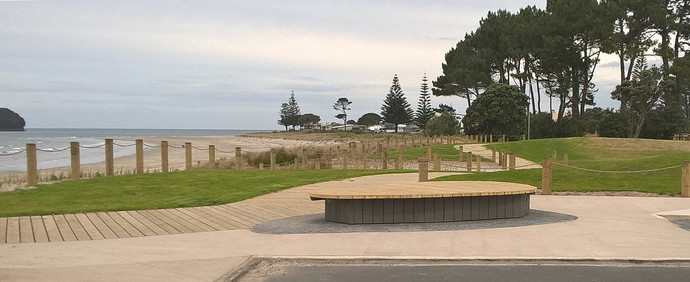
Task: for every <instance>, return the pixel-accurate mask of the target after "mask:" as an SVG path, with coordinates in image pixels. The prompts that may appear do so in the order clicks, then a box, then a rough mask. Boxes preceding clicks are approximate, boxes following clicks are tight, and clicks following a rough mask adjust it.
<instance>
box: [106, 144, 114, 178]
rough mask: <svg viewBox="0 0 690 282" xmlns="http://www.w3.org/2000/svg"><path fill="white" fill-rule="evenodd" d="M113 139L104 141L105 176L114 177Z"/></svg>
mask: <svg viewBox="0 0 690 282" xmlns="http://www.w3.org/2000/svg"><path fill="white" fill-rule="evenodd" d="M114 162H115V158H114V151H113V139H105V176H113V175H115V163H114Z"/></svg>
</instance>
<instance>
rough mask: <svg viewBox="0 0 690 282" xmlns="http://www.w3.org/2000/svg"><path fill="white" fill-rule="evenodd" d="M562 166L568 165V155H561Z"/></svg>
mask: <svg viewBox="0 0 690 282" xmlns="http://www.w3.org/2000/svg"><path fill="white" fill-rule="evenodd" d="M563 165H568V153H564V154H563Z"/></svg>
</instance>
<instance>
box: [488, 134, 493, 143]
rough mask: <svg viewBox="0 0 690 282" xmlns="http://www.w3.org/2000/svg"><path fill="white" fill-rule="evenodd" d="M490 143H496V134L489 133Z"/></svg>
mask: <svg viewBox="0 0 690 282" xmlns="http://www.w3.org/2000/svg"><path fill="white" fill-rule="evenodd" d="M489 143H494V135H493V134H489Z"/></svg>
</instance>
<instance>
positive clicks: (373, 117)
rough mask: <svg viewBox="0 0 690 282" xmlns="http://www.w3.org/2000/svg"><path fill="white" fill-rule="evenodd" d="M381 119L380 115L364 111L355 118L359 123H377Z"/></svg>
mask: <svg viewBox="0 0 690 282" xmlns="http://www.w3.org/2000/svg"><path fill="white" fill-rule="evenodd" d="M380 121H381V116H380V115H378V114H377V113H366V114H364V115H362V116H361V117H360V118H359V119H357V124H360V125H377V124H379V122H380Z"/></svg>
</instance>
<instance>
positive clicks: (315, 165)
mask: <svg viewBox="0 0 690 282" xmlns="http://www.w3.org/2000/svg"><path fill="white" fill-rule="evenodd" d="M314 169H315V170H319V169H321V161H317V162H314Z"/></svg>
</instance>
